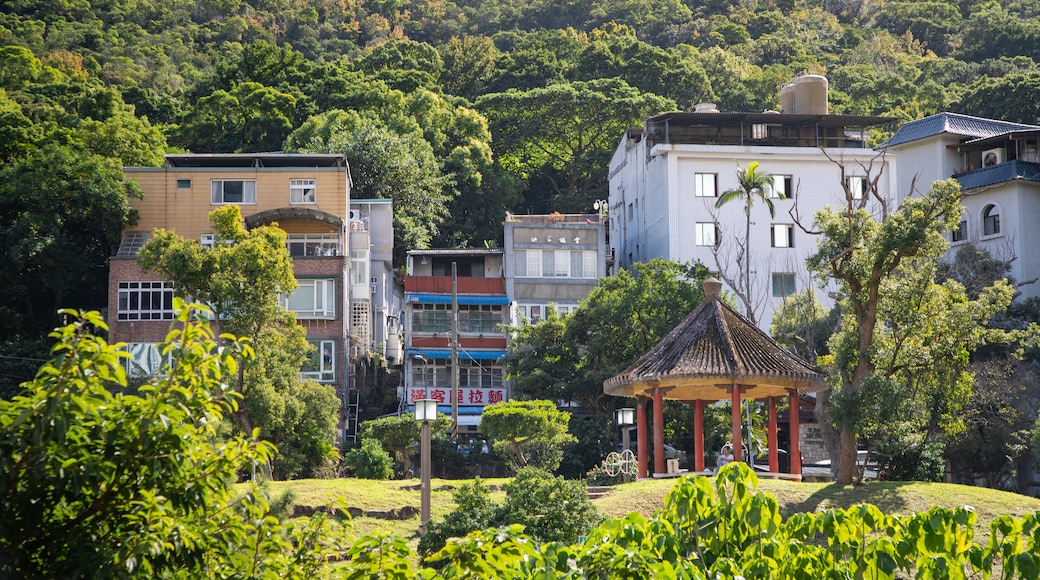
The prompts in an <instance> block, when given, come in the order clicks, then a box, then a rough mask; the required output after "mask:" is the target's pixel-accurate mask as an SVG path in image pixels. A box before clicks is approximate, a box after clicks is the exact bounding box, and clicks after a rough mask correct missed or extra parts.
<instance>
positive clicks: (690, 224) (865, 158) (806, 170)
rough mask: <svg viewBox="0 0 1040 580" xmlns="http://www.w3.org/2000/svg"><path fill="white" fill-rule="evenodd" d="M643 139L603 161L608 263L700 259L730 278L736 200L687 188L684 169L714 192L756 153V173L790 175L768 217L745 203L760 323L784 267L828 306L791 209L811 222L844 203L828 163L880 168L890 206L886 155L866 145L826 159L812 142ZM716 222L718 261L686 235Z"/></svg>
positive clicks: (854, 169)
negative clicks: (782, 238)
mask: <svg viewBox="0 0 1040 580" xmlns="http://www.w3.org/2000/svg"><path fill="white" fill-rule="evenodd" d="M645 143H646V142H645V141H640V142H638V143H631V141H629V142H628V143H625V142H623V143H622V144H621V145H620V146H619V147H618V149H617V151H616V152H615V155H614V158H613V159H612V161H611V171H610V175H611V178H610V207H611V216H610V217H611V220H610V227H611V233H610V241H611V245H612V247H613V249H614V253H615V258H616V268H623V267H627V266H628V265H630V264H631V263H633V262H639V261H647V260H649V259H651V258H654V257H664V258H669V259H672V260H678V261H684V262H694V261H700V262H701V263H703V264H704V265H705V266H707V267H708V268H709V269H711V270H713V271H718V270H719V269H720V267H721V269H723V270H726V271H730V272H731V274H732V275H734V276H735V275H736V267H737V266H736V264H735V256H736V254H737V249H736V246H735V244H736V241H735V240H736V239H737V238H739V239H740V240H741V241H742V240H743V239H744V232H745V227H746V222H745V214H744V206H743V204H741V203H738V202H732V203H730V204H727V205H725V206H723V207H722V208H720V209H718V210H716V209H715V208H714V203H715V201H716V198H713V197H697V196H696V195H695V192H694V176H695V175H696V174H698V173H705V174H717V176H718V180H717V181H718V187H717V192H718V193H721V192H723V191H725V190H727V189H731V188H735V187H737V177H736V173H737V170H738V166H739V167H747V165H748V164H749V163H751V162H752V161H758V162H759V164H760V167H761V170H762V171H765V172H768V173H770V174H773V175H775V176H778V177H780V176H785V175H789V176H791V177H792V179H791V182H792V189H793V199H786V200H780V199H776V200H773V201H774V207H775V210H776V212H775V217H773V218H770V216H769V212H768V209H767V207H766V206H765V204H763V203H761V202H760V201H759V202H756V203H755V204H754V205H753V207H752V216H751V221H752V226H751V240H750V248H751V266H752V294H753V302H754V304H753V306H754V308H755V311H756V319H757V320H758V322H759V324H760V326H761V327H763V328H766V329H768V327H769V324H770V322H771V319H772V313H773V312H774V311H775V310H776V309H777V308H779V307H780V305H781V304H782V303H783V300H784V298H782V297H774V296H773V295H772V294H773V292H772V288H771V286H772V279H773V274H774V273H790V274H793V275H794V278H795V290H796V291H799V292H800V291H802V290H803V289H804V288H806V287H813V288H814V289H815V291H816V294H817V299H818V300H820V302H821V303H823V304H824V305H825V306H830V305H831V304H832V302H833V301H832V300H830V299H829V298H828V296H827V294H828V290H831V289H828V288H824V289H820V288H819V287H818V285H817V284H816V283H815V282H814V281H813V280H812V279H811V277H810V275H809V273H808V272H807V270H806V268H805V259H806V257H808V256H809V255H810V254H812V253H813V252H814V251H815V249H816V239H815V237H814V236H813V235H811V234H808V233H805V232H804V231H802V230H801V229H800V228H799V227H798V225H797V224H796V219H795V217H793V216H792V212H796V213H794V216H797V218H798V221H800V222H801V223H802V225H804V226H805V227H806V228H809V229H811V226H812V220H813V216H814V214H815V213H816V211H818V210H820V209H822V208H823V207H824V206H827V205H832V206H833V205H838V204H844V195H845V194H844V191H843V189H842V187H841V178H840V175H841V169H840V167H839V166H838V165H837V164H836V163H835V161H840V162H841V163H843V164H844V165H845V168H846V175H865V174H866V170H865V169H864V167H872V169H871V171H872V172H873V173H874V174H876V173H877V172H878V171H882V178H881V180H880V182H879V189H880V193H881V195H882V196H883V197H885V198H886V199H887V200H889V201H888V204H889V206H890V207H893V206H894V204H895V199H894V197H895V194H894V191H895V187H896V185H895V176H894V175H893V174H892V173H891V172H890V171H889V168H888V160H887V158H885V157H880V156H879V153H878V152H876V151H873V150H869V149H840V150H831V151H829V153H830V155H831V156H832V157H833V158H834V161H832V160H829V159H828V158H827V157H826V156H825V155H824V154H823V153H822V152H821V151H820V150H819V149H817V148H808V147H804V148H803V147H763V146H759V147H748V146H713V145H658V146H656V147H655V148H654V150H653V151H650V152H647V151H646V149H645V146H644V145H645ZM629 208H631V210H630V209H629ZM637 208H638V209H637ZM716 220H717V222H718V224H719V227H720V230H721V237H720V240H721V243H720V247H719V248H718V256H719V260H718V262H717V261H716V257H715V254H714V252H713V248H712V247H711V246H699V245H697V237H696V228H697V224H698V223H711V222H715V221H716ZM773 225H791V226H793V230H794V244H793V247H790V248H776V247H773V246H772V227H771V226H773ZM728 290H730V291H732V288H728Z"/></svg>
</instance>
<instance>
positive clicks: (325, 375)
mask: <svg viewBox="0 0 1040 580" xmlns="http://www.w3.org/2000/svg"><path fill="white" fill-rule="evenodd" d="M308 342H310V343H311V345H312V346H314V347H315V348H314V350H313V351H311V353H310V355H309V356H308V357H307V360H306V362H304V363H303V368H302V369H300V374H301V375H303V376H304V377H307V378H308V379H313V380H315V381H319V382H322V383H327V382H332V381H335V380H336V341H334V340H310V341H308Z"/></svg>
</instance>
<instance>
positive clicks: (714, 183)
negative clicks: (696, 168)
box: [693, 173, 719, 197]
mask: <svg viewBox="0 0 1040 580" xmlns="http://www.w3.org/2000/svg"><path fill="white" fill-rule="evenodd" d="M718 191H719V176H718V174H717V173H694V174H693V195H695V196H697V197H718V195H719V194H718Z"/></svg>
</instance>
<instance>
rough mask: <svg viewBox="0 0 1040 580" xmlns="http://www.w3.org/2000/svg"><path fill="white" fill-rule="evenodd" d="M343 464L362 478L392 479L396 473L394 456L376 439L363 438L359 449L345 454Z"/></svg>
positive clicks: (355, 475)
mask: <svg viewBox="0 0 1040 580" xmlns="http://www.w3.org/2000/svg"><path fill="white" fill-rule="evenodd" d="M343 464H344V465H346V467H347V469H349V470H350V472H351V473H353V474H354V477H359V478H361V479H390V478H391V477H393V475H394V460H393V458H391V457H390V454H389V453H387V452H386V450H385V449H383V446H382V445H380V444H379V442H378V441H376V440H375V439H362V440H361V447H360V448H359V449H351V450H350V451H348V452H347V453H346V455H344V456H343Z"/></svg>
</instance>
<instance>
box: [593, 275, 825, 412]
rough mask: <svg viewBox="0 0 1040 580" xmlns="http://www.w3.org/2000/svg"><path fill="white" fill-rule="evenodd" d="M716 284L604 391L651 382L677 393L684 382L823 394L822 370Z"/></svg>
mask: <svg viewBox="0 0 1040 580" xmlns="http://www.w3.org/2000/svg"><path fill="white" fill-rule="evenodd" d="M711 282H712V281H711V280H709V281H707V282H705V293H706V294H707V296H706V298H705V301H704V302H703V303H702V304H701V305H700V306H698V307H697V308H696V309H695V310H694V311H693V312H691V313H690V315H689V316H687V317H686V319H685V320H683V321H682V322H680V323H679V325H678V326H676V327H675V328H674V329H673V330H672V332H670V333H669V334H668V336H666V337H665V338H664V339H662V340H661V342H659V343H658V344H657V345H656V346H655V347H654V348H653V349H651V350H650V351H649V352H647V353H646V354H644V355H643V356H642V357H640V358H639V360H637V361H636V362H635V364H633V365H632V366H631V367H629V368H628V369H626V370H625V371H624V372H622V373H621V374H619V375H617V376H615V377H613V378H611V379H609V380H607V381H606V382H605V383H604V385H603V387H604V391H606V392H607V393H608V394H619V392H620V391H621V390H623V389H624V387H625V386H628V385H632V384H634V383H637V382H651V381H652V382H657V383H661V384H667V385H670V386H673V387H676V388H681V387H682V386H683V382H684V381H687V382H689V383H691V384H693V383H697V384H701V385H709V386H710V385H713V384H729V383H740V384H751V385H754V384H757V383H769V384H772V385H786V386H794V387H796V388H799V389H805V390H810V391H815V390H819V389H821V388H823V386H824V375H823V374H822V373H820V371H819V370H817V369H816V368H815V367H813V366H812V365H810V364H809V363H807V362H805V361H804V360H802V359H801V358H799V357H798V356H796V355H794V354H792V353H790V352H788V351H787V350H785V349H784V348H783V347H782V346H780V345H779V344H777V342H776V341H775V340H773V339H772V338H771V337H770V336H769V335H768V334H766V333H765V332H763V331H762V330H760V329H759V328H758V327H757V326H755V325H754V324H752V323H751V321H750V320H748V319H747V318H745V317H744V316H742V315H741V314H740V313H738V312H737V311H735V310H734V309H733V308H732V307H731V306H729V305H728V304H726V303H725V302H723V301H722V300H721V299H719V297H718V293H717V292H718V291H717V290H715V291H714V292H712V291H710V290H709V289H708V284H709V283H711ZM715 283H716V284H718V282H717V281H715ZM720 398H721V397H720Z"/></svg>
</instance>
